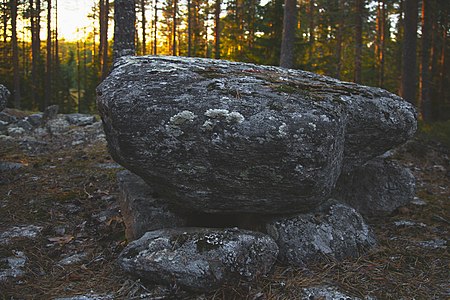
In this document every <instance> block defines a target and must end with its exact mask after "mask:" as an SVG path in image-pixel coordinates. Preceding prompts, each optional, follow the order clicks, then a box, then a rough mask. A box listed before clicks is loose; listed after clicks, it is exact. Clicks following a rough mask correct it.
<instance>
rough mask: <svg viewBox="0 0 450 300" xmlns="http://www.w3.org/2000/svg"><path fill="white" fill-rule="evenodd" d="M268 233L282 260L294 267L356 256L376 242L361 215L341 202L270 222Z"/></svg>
mask: <svg viewBox="0 0 450 300" xmlns="http://www.w3.org/2000/svg"><path fill="white" fill-rule="evenodd" d="M267 232H268V234H269V235H270V236H271V237H273V239H274V240H275V242H276V243H277V245H278V247H279V249H280V260H281V261H283V262H284V263H287V264H289V265H294V266H305V265H307V264H309V263H312V262H315V261H320V260H324V259H329V258H331V259H336V260H342V259H344V258H349V257H357V256H359V255H360V254H361V253H363V252H364V251H365V250H367V249H369V248H371V247H373V246H375V245H376V240H375V236H374V234H373V232H372V231H371V230H370V228H369V226H368V225H367V224H366V223H365V221H364V219H363V218H362V216H361V215H360V214H359V213H358V212H357V211H356V210H354V209H353V208H351V207H348V206H346V205H343V204H338V203H337V204H336V203H335V204H332V205H330V206H326V207H325V208H324V209H323V210H322V211H317V212H315V213H309V214H300V215H296V216H293V217H287V218H283V217H281V218H277V219H275V220H273V221H272V222H269V223H268V224H267Z"/></svg>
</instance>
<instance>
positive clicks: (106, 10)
mask: <svg viewBox="0 0 450 300" xmlns="http://www.w3.org/2000/svg"><path fill="white" fill-rule="evenodd" d="M103 11H104V13H103V32H102V35H103V48H102V51H103V53H102V54H101V56H102V62H101V63H102V80H103V79H105V78H106V76H107V75H108V72H109V68H108V27H109V26H108V23H109V0H105V2H104V7H103Z"/></svg>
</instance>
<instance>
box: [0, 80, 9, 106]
mask: <svg viewBox="0 0 450 300" xmlns="http://www.w3.org/2000/svg"><path fill="white" fill-rule="evenodd" d="M10 95H11V94H10V92H9V91H8V89H7V88H6V87H5V86H4V85H3V84H0V111H2V110H4V109H5V107H6V103H7V101H8V98H9V96H10Z"/></svg>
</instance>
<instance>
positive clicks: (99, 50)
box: [97, 0, 105, 79]
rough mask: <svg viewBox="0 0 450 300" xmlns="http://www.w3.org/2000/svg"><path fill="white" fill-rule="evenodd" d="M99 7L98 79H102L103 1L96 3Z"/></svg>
mask: <svg viewBox="0 0 450 300" xmlns="http://www.w3.org/2000/svg"><path fill="white" fill-rule="evenodd" d="M98 6H99V13H98V24H99V31H100V43H99V45H98V62H97V65H98V68H99V70H100V72H99V79H103V73H102V70H103V47H105V33H104V31H105V27H104V19H105V0H100V1H99V2H98Z"/></svg>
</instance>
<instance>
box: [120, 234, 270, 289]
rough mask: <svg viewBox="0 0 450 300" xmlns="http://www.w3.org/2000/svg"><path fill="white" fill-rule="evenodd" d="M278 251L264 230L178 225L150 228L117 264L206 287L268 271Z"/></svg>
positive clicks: (153, 277) (147, 276)
mask: <svg viewBox="0 0 450 300" xmlns="http://www.w3.org/2000/svg"><path fill="white" fill-rule="evenodd" d="M277 254H278V247H277V245H276V244H275V242H274V241H273V240H272V238H271V237H269V236H267V235H265V234H262V233H257V232H252V231H245V230H239V229H237V228H235V229H207V228H176V229H162V230H156V231H150V232H147V233H146V234H144V236H142V237H141V238H140V239H138V240H136V241H133V242H131V243H130V244H129V245H128V246H127V247H126V248H125V249H124V250H123V252H122V253H121V254H120V257H119V265H120V266H121V267H122V268H123V269H124V270H125V271H127V272H129V273H131V274H133V275H134V276H138V277H140V278H142V279H144V280H149V281H153V282H156V283H159V284H176V285H177V286H180V287H184V288H186V289H189V290H198V291H209V290H211V289H212V288H217V287H219V286H220V285H222V284H224V283H227V284H235V283H238V282H239V281H241V280H244V281H251V280H254V279H255V278H257V277H258V276H262V275H265V274H267V273H268V272H269V271H270V269H271V268H272V266H273V264H274V263H275V260H276V257H277Z"/></svg>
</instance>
